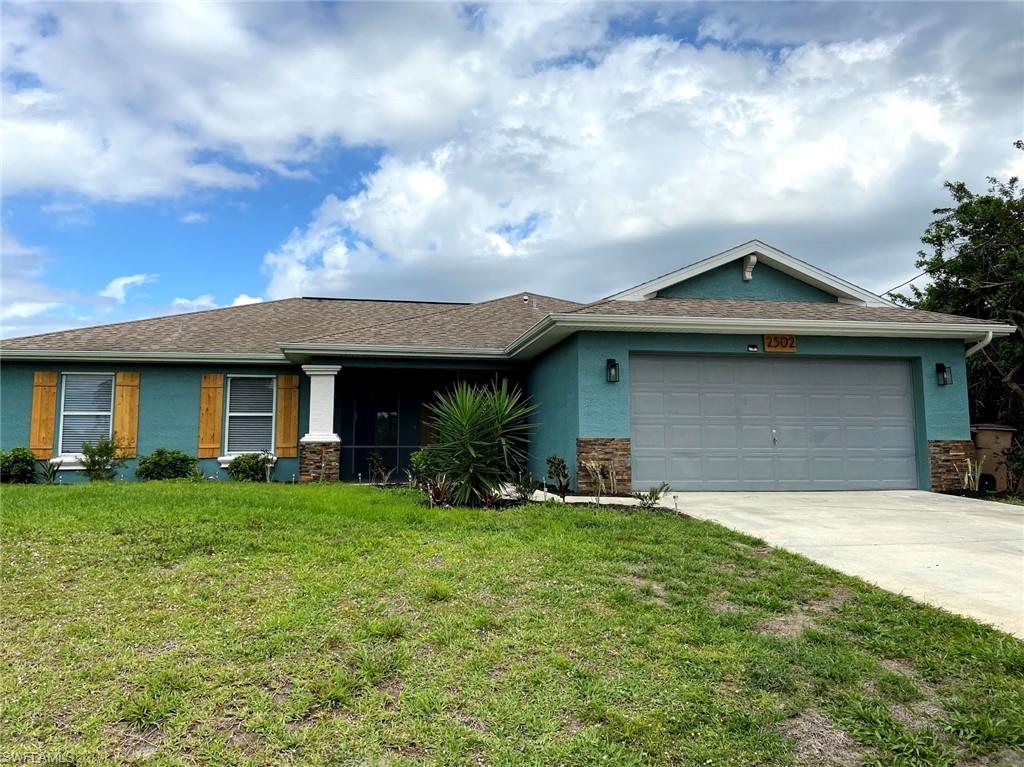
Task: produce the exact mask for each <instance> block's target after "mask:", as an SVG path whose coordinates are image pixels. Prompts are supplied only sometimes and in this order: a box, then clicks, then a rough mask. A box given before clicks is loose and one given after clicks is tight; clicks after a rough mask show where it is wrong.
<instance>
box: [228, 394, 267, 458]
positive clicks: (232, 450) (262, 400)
mask: <svg viewBox="0 0 1024 767" xmlns="http://www.w3.org/2000/svg"><path fill="white" fill-rule="evenodd" d="M275 396H276V386H275V381H274V376H228V397H227V399H228V417H227V431H228V434H227V440H226V442H227V454H228V455H235V454H237V453H259V452H262V451H266V452H268V453H270V452H273V450H274V401H275Z"/></svg>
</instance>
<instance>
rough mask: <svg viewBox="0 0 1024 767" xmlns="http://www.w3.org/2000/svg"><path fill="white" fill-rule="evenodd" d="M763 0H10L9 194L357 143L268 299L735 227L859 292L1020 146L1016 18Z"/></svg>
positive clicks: (605, 270)
mask: <svg viewBox="0 0 1024 767" xmlns="http://www.w3.org/2000/svg"><path fill="white" fill-rule="evenodd" d="M766 7H767V6H765V5H764V4H754V3H750V4H734V5H728V6H726V5H718V6H713V7H711V8H710V9H707V8H703V7H699V6H690V5H672V6H665V7H662V8H659V9H656V10H651V9H650V7H648V6H641V7H639V8H631V7H628V6H622V5H619V4H614V5H613V4H610V3H608V4H595V5H585V4H537V5H527V4H499V5H484V6H479V7H473V8H472V9H471V10H468V9H467V8H468V7H467V6H442V5H439V4H417V5H411V6H402V7H401V8H397V7H396V6H392V5H389V4H376V5H374V4H342V5H338V6H333V5H332V6H322V5H316V6H305V5H298V4H283V5H278V4H269V3H234V4H201V3H195V4H185V5H163V4H157V5H154V4H128V5H121V6H113V5H95V4H92V5H86V4H71V3H68V4H62V5H59V6H55V7H53V8H51V9H48V10H47V11H46V12H47V13H50V14H52V16H53V18H55V19H56V22H55V24H56V26H57V31H56V32H55V33H53V34H49V35H47V36H40V35H39V34H38V31H37V26H36V17H37V16H38V14H39V13H40V11H38V10H37V9H36V8H35V7H34V6H20V5H8V6H5V9H4V13H5V16H4V22H5V35H4V42H3V45H4V49H3V51H4V58H5V64H6V65H7V66H8V67H9V68H10V70H11V71H16V72H20V73H29V74H31V75H32V77H31V78H27V79H26V80H25V82H24V83H22V84H20V85H18V84H17V83H18V78H6V79H5V81H4V99H5V110H4V112H5V114H4V131H5V140H4V147H3V153H4V156H3V161H4V186H5V191H6V192H7V193H8V194H10V193H18V192H19V191H26V190H46V191H48V192H51V193H52V192H54V191H57V192H61V191H63V192H65V193H67V194H70V195H71V196H74V195H81V196H84V197H85V198H87V199H88V198H95V199H100V200H122V201H133V200H140V199H147V198H152V197H168V196H184V195H187V194H188V193H189V192H190V191H192V190H195V189H197V188H208V189H214V190H216V189H237V188H250V187H254V186H257V185H259V184H260V183H261V182H262V181H263V180H264V179H265V178H266V177H267V175H268V174H279V175H281V176H286V177H289V178H296V177H297V178H304V177H310V176H314V177H316V176H319V174H321V173H324V172H326V171H325V170H323V168H325V167H327V164H325V163H320V162H319V160H320V158H321V157H322V154H323V153H324V152H325V151H336V150H337V148H338V147H343V148H344V147H353V146H372V147H374V148H375V149H379V150H380V152H381V159H380V162H379V165H378V166H377V167H376V168H374V170H373V171H372V172H370V173H369V174H367V175H366V177H365V178H364V179H362V181H363V183H362V185H361V186H360V188H358V190H357V191H356V192H354V193H352V192H351V191H349V190H350V189H351V187H349V186H342V185H340V184H339V187H338V189H339V191H337V193H336V194H331V195H327V196H325V197H324V199H323V201H322V203H321V204H320V205H319V206H318V207H317V208H316V209H315V210H314V211H313V212H312V213H311V214H310V216H309V220H308V222H300V225H299V226H296V228H295V229H294V230H293V231H292V233H291V234H290V235H289V236H288V237H286V238H285V239H284V241H283V242H282V244H281V245H280V246H279V247H278V248H275V249H273V250H272V251H271V252H270V253H267V254H266V256H265V258H264V270H265V272H266V274H267V277H268V285H267V291H266V295H267V296H268V297H270V298H274V297H280V296H286V295H296V294H311V293H316V294H324V293H337V292H350V293H357V292H358V293H363V292H369V293H376V294H378V295H394V294H395V293H407V294H413V295H419V296H420V297H427V296H437V295H439V294H440V293H441V292H444V291H448V290H455V289H456V288H458V289H462V290H467V291H472V292H470V293H469V294H468V295H467V294H463V296H460V297H472V296H473V295H476V294H479V292H480V291H482V290H483V291H493V292H501V291H503V290H506V289H508V290H511V289H520V288H523V287H526V286H527V284H529V285H531V286H532V287H534V288H535V289H538V290H542V291H544V292H550V293H558V294H563V293H570V294H572V295H576V296H581V297H583V296H586V295H588V294H589V295H591V296H592V295H594V294H596V293H598V292H600V291H605V292H610V291H611V290H613V289H615V288H617V287H621V283H622V282H628V281H630V280H632V281H636V279H640V278H643V277H647V276H650V274H653V273H658V272H660V271H666V270H668V269H670V268H673V267H677V266H679V265H680V264H681V263H684V262H686V261H688V260H691V259H693V258H697V257H701V256H704V255H707V253H708V252H713V250H715V249H718V248H723V247H726V246H728V245H732V244H735V243H736V242H738V241H742V240H744V239H747V238H749V237H752V236H760V237H762V238H764V239H768V240H773V239H774V240H776V241H778V244H779V245H781V246H783V247H787V248H788V249H790V250H793V251H794V252H796V253H797V254H798V255H801V256H804V257H806V258H809V259H811V260H814V261H816V262H818V263H820V264H821V265H822V266H824V267H826V268H830V269H832V270H833V271H838V272H840V273H842V274H843V275H844V276H847V277H850V278H851V279H855V280H856V279H865V280H870V281H872V282H871V283H870V286H873V287H876V288H878V289H884V287H888V286H889V285H891V284H894V282H896V281H898V280H896V279H893V278H894V277H897V276H898V275H899V274H902V273H904V272H905V271H906V268H907V266H908V264H910V263H912V261H913V253H914V250H916V247H917V242H916V239H917V237H918V236H919V234H920V232H921V231H922V229H923V227H924V225H925V224H926V223H927V221H928V218H929V211H930V210H931V208H933V207H935V206H936V205H938V204H941V203H942V202H943V201H944V200H943V196H944V195H943V193H942V190H941V182H942V180H943V179H944V178H956V177H967V178H968V179H974V180H977V181H979V182H980V181H982V177H983V176H984V174H985V173H989V172H994V173H998V172H1001V171H1002V170H1003V169H1004V168H1006V167H1009V166H1010V165H1011V164H1012V163H1015V162H1019V161H1018V160H1015V159H1012V158H1011V159H1007V158H1009V157H1010V156H1011V155H1012V154H1013V150H1011V149H1010V142H1011V141H1012V140H1013V139H1014V138H1017V137H1018V135H1017V134H1018V133H1019V116H1018V115H1017V114H1016V113H1015V112H1014V110H1008V109H1006V104H1008V103H1016V101H1017V100H1018V99H1019V88H1020V83H1021V81H1022V77H1024V74H1022V64H1021V62H1022V61H1024V45H1022V40H1021V38H1020V35H1019V33H1018V30H1019V23H1018V22H1019V14H1018V13H1017V9H1016V8H1015V7H1013V6H1011V5H1009V4H1007V5H1005V6H1003V5H997V4H985V5H977V4H975V5H972V6H970V7H968V6H966V5H960V4H942V5H928V6H926V7H927V9H928V11H927V13H922V12H921V9H922V7H923V6H921V5H920V4H915V5H913V6H907V7H904V6H900V5H898V4H896V5H884V4H878V5H875V6H872V7H871V12H870V13H866V12H864V6H863V5H858V4H820V5H813V6H808V5H797V6H785V5H772V6H771V9H770V10H766ZM634 17H642V18H641V23H638V24H636V25H635V26H631V25H630V23H629V22H631V21H632V20H633V19H634ZM613 20H614V21H616V22H623V23H616V24H614V25H613V24H612V23H611V22H612V21H613ZM680 20H682V22H680ZM285 22H286V23H285ZM674 24H675V25H676V26H673V25H674ZM659 25H663V26H659ZM681 28H683V29H686V30H687V32H686V34H689V35H691V36H692V35H693V32H692V30H694V29H696V30H698V32H697V39H698V40H699V42H700V44H699V45H694V44H691V43H690V42H687V41H686V40H685V39H684V40H682V41H681V40H679V39H676V37H677V35H675V34H674V33H677V32H678V30H679V29H681ZM631 29H638V30H644V31H642V32H631V31H629V30H631ZM652 30H653V31H652ZM382 41H386V44H382ZM140 61H144V62H145V66H139V65H138V62H140ZM68 62H74V63H75V66H68ZM345 181H348V179H345ZM341 189H345V190H346V191H344V192H343V191H340V190H341ZM189 204H190V205H191V204H196V203H194V202H189ZM193 215H197V216H201V215H202V214H197V213H196V212H195V211H190V212H189V213H186V214H184V216H183V217H182V220H183V221H185V222H186V223H190V221H187V220H186V219H188V218H189V217H191V216H193ZM193 221H194V222H199V220H198V218H196V219H193ZM875 281H877V283H878V284H875ZM884 283H889V285H886V284H884ZM481 286H487V287H481ZM200 298H203V296H200ZM181 300H183V301H186V302H192V301H196V300H198V299H181ZM210 301H211V302H212V298H211V299H210Z"/></svg>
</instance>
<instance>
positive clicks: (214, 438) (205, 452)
mask: <svg viewBox="0 0 1024 767" xmlns="http://www.w3.org/2000/svg"><path fill="white" fill-rule="evenodd" d="M223 415H224V374H223V373H204V374H203V377H202V379H201V381H200V384H199V450H198V452H197V455H198V456H199V457H200V458H217V457H218V456H220V427H221V420H222V418H223Z"/></svg>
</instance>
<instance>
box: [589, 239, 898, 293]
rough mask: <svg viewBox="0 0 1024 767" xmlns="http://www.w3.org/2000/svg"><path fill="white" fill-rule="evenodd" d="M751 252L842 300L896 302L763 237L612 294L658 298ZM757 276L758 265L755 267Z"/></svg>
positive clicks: (775, 267)
mask: <svg viewBox="0 0 1024 767" xmlns="http://www.w3.org/2000/svg"><path fill="white" fill-rule="evenodd" d="M748 255H755V256H757V263H758V264H767V265H768V266H770V267H772V268H773V269H777V270H778V271H780V272H782V273H783V274H787V275H789V276H790V277H793V278H794V279H797V280H800V281H801V282H805V283H807V284H808V285H813V286H814V287H816V288H818V289H819V290H824V291H825V292H826V293H831V294H832V295H834V296H836V297H837V298H838V299H839V300H840V302H843V303H856V304H863V305H865V306H895V305H896V304H894V303H892V302H891V301H887V300H885V299H884V298H882V297H881V296H876V295H875V294H874V293H872V292H871V291H868V290H865V289H864V288H861V287H858V286H857V285H854V284H853V283H852V282H847V281H846V280H844V279H842V278H840V277H836V276H835V275H834V274H830V273H829V272H826V271H825V270H824V269H819V268H818V267H816V266H814V265H813V264H809V263H807V262H806V261H801V260H800V259H799V258H794V257H793V256H791V255H789V254H788V253H784V252H782V251H781V250H779V249H778V248H773V247H772V246H771V245H768V244H767V243H764V242H761V241H760V240H751V241H750V242H745V243H743V244H742V245H737V246H736V247H735V248H730V249H729V250H724V251H722V252H721V253H717V254H715V255H713V256H711V257H710V258H705V259H704V260H703V261H697V262H696V263H693V264H690V265H689V266H684V267H683V268H682V269H677V270H676V271H674V272H670V273H668V274H663V275H662V276H661V277H655V278H654V279H653V280H649V281H648V282H644V283H642V284H640V285H637V286H636V287H632V288H630V289H629V290H624V291H622V292H621V293H616V294H615V295H613V296H609V297H608V298H609V299H611V300H615V301H646V300H648V299H651V298H654V297H655V296H656V295H657V293H658V291H659V290H664V289H665V288H668V287H671V286H672V285H676V284H677V283H680V282H684V281H686V280H689V279H691V278H693V277H696V276H697V275H699V274H704V273H705V272H709V271H711V270H712V269H717V268H718V267H719V266H723V265H725V264H728V263H730V262H732V261H735V260H737V259H739V258H743V257H744V256H748ZM754 278H755V279H756V278H757V270H756V269H755V270H754Z"/></svg>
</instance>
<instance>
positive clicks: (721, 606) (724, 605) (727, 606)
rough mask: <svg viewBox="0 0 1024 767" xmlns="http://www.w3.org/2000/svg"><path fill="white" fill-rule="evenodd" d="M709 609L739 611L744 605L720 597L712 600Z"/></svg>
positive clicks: (741, 610) (729, 611) (723, 611)
mask: <svg viewBox="0 0 1024 767" xmlns="http://www.w3.org/2000/svg"><path fill="white" fill-rule="evenodd" d="M711 609H712V610H714V611H715V612H716V613H741V612H743V610H744V607H743V605H738V604H736V603H735V602H730V601H729V600H728V599H722V600H720V601H718V602H712V603H711Z"/></svg>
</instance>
